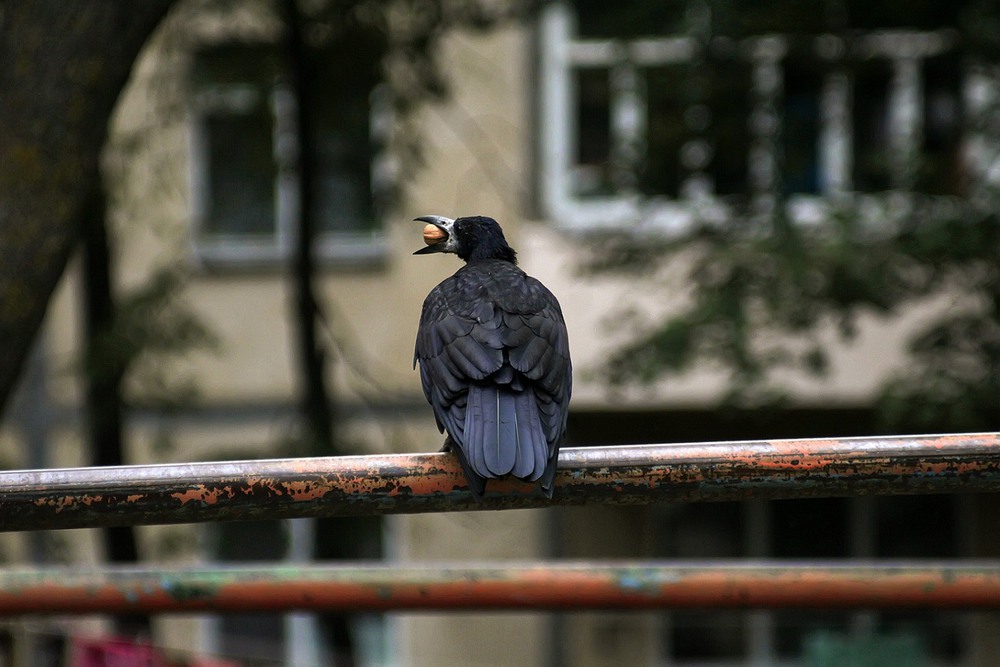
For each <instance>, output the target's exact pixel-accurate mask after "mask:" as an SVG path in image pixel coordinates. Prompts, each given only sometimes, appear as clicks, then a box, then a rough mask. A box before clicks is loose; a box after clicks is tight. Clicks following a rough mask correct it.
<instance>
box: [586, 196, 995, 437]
mask: <svg viewBox="0 0 1000 667" xmlns="http://www.w3.org/2000/svg"><path fill="white" fill-rule="evenodd" d="M911 202H912V206H911V207H910V212H909V213H908V214H905V215H902V216H899V215H898V214H899V212H898V211H897V212H895V213H893V212H890V213H891V214H892V215H897V216H898V217H899V218H900V219H901V220H902V221H901V222H900V223H898V224H897V225H895V226H894V228H891V229H889V227H893V226H892V225H890V224H889V223H888V222H886V221H885V220H879V221H866V220H865V218H864V215H863V214H862V212H861V211H860V210H859V209H858V208H857V207H856V206H854V205H845V206H843V207H842V208H841V209H840V210H838V211H836V212H835V213H833V214H831V215H830V217H829V219H828V220H827V221H826V224H823V225H819V226H815V227H806V226H801V225H796V224H791V223H790V222H788V221H787V220H784V219H775V220H773V221H772V225H771V227H770V230H769V232H768V233H759V234H751V233H748V232H747V225H746V224H745V221H741V220H734V221H732V222H729V223H726V224H724V225H721V226H720V225H709V224H705V225H701V226H699V227H698V228H696V229H694V230H692V231H690V232H689V233H688V234H687V235H686V236H685V237H683V238H679V239H675V240H674V241H673V242H672V243H669V244H664V243H661V244H658V245H656V246H655V247H654V248H651V247H649V246H646V247H643V244H642V243H641V241H637V240H635V239H628V238H619V239H618V240H617V241H614V242H611V241H606V242H605V243H604V244H602V246H601V248H602V250H601V254H602V255H603V256H602V257H601V258H599V259H598V260H597V261H595V262H594V263H593V264H592V265H591V267H590V268H591V269H593V270H597V271H609V270H617V269H616V262H621V261H627V262H629V264H628V267H627V270H628V271H636V270H642V269H643V268H648V267H649V266H650V265H652V264H654V263H655V262H657V261H669V259H670V258H672V257H677V256H678V255H679V253H681V252H682V251H683V253H684V261H690V262H692V265H691V268H690V270H689V271H688V273H687V279H686V282H685V285H684V289H685V290H687V291H688V292H689V296H690V299H689V306H687V307H686V308H685V309H684V310H682V311H681V312H680V313H675V314H674V315H672V316H671V317H669V318H668V319H666V320H665V321H663V322H659V323H657V324H656V326H654V327H652V328H651V329H650V330H648V331H646V332H644V333H643V334H641V335H640V336H639V337H637V338H636V339H635V340H633V341H632V342H631V343H629V344H628V345H627V346H626V347H624V348H623V349H621V350H619V351H618V353H617V354H615V355H614V356H613V357H612V358H611V359H610V360H609V361H608V364H607V366H606V373H607V378H608V379H609V380H610V381H611V382H612V383H617V384H621V383H624V382H628V381H632V380H637V381H640V382H652V381H654V380H656V379H657V378H659V377H660V376H662V375H663V374H667V373H679V372H683V371H685V370H688V369H690V368H692V367H694V366H696V365H701V364H709V365H711V366H714V367H721V368H724V369H726V370H727V371H728V372H729V374H730V384H731V388H732V391H731V394H730V395H729V396H728V397H727V400H729V401H732V402H736V403H740V404H747V403H759V402H760V401H761V398H762V397H772V398H773V397H774V396H778V395H780V392H778V390H777V388H776V387H775V386H772V385H771V384H769V372H770V371H772V370H774V369H776V368H778V367H794V368H798V369H800V370H804V371H806V372H808V373H811V374H814V375H819V374H822V373H824V372H825V371H826V370H827V366H828V360H827V354H826V352H825V349H824V346H823V345H822V344H820V342H819V341H818V338H819V333H820V332H821V331H822V330H823V329H824V328H826V327H827V326H828V325H829V324H830V323H831V322H833V323H835V324H836V325H837V330H838V331H839V334H840V337H841V338H842V339H845V340H849V339H851V338H852V337H853V336H854V335H855V333H856V331H855V326H854V322H855V320H856V318H857V317H858V316H859V315H860V314H862V313H869V314H877V315H881V316H885V317H889V316H892V315H897V314H899V313H900V312H901V311H902V310H903V309H904V308H906V307H908V306H911V305H914V304H916V303H918V302H920V301H921V300H924V299H927V298H928V297H933V296H941V297H945V298H954V299H956V300H958V301H959V302H960V303H961V304H962V307H963V310H962V314H961V315H959V316H955V315H954V311H953V310H949V311H948V312H949V314H948V315H946V316H945V317H946V318H947V319H944V320H939V321H935V322H932V323H930V324H929V325H927V326H926V327H925V328H923V329H921V330H919V331H917V332H916V334H915V336H914V338H913V340H912V342H911V345H910V353H911V355H912V358H913V361H912V363H911V365H910V367H909V369H908V371H907V372H906V373H904V374H903V375H901V376H900V377H898V378H894V379H892V380H891V381H890V383H889V384H888V385H887V386H886V389H885V394H884V399H883V407H884V410H883V415H884V418H885V421H886V426H887V428H892V427H896V426H900V425H902V424H908V425H913V424H916V425H923V426H926V427H927V428H931V427H932V426H933V425H937V426H936V427H937V428H944V427H949V428H986V427H987V426H988V425H989V424H993V425H995V424H996V418H997V417H996V413H997V411H998V410H1000V404H998V399H997V397H998V396H1000V308H998V305H1000V221H998V219H997V216H996V214H995V213H993V212H992V211H991V210H984V209H983V208H980V207H978V206H976V205H974V204H972V203H961V204H960V203H956V202H950V203H949V205H948V206H946V207H940V206H935V201H934V200H931V199H929V198H928V199H922V198H919V197H918V196H917V195H913V198H912V200H911ZM609 244H610V246H609ZM609 248H610V249H609ZM605 249H609V250H608V252H607V254H606V255H605V254H604V250H605ZM609 258H610V259H609ZM774 339H779V340H787V341H795V342H802V341H804V342H805V344H804V345H789V346H787V348H777V349H775V348H774V347H773V346H772V347H769V346H767V345H766V344H765V343H764V342H762V341H766V340H774ZM800 347H801V348H802V351H798V349H799V348H800ZM991 420H992V421H991Z"/></svg>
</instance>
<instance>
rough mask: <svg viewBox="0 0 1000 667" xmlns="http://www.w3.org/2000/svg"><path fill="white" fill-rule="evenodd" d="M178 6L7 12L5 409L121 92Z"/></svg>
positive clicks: (1, 45) (0, 160) (0, 129)
mask: <svg viewBox="0 0 1000 667" xmlns="http://www.w3.org/2000/svg"><path fill="white" fill-rule="evenodd" d="M171 3H172V0H141V1H139V2H136V1H134V0H102V2H88V3H80V4H77V3H70V4H67V3H66V2H63V1H62V0H8V1H6V2H4V3H3V6H2V9H0V99H2V100H3V103H2V104H0V202H3V204H2V205H0V340H2V341H3V345H2V346H0V410H2V409H3V407H4V406H5V405H6V403H7V399H8V398H9V396H10V393H11V390H12V389H13V386H14V383H15V382H16V380H17V375H18V373H19V372H20V370H21V367H22V365H23V362H24V359H25V357H26V356H27V353H28V350H29V348H30V345H31V341H32V339H33V338H34V336H35V333H36V332H37V330H38V327H39V325H40V324H41V322H42V318H43V317H44V315H45V309H46V305H47V303H48V300H49V297H50V296H51V295H52V292H53V290H54V289H55V286H56V284H57V282H58V281H59V277H60V276H61V275H62V272H63V268H64V267H65V265H66V260H67V258H68V256H69V253H70V250H71V249H72V248H73V246H74V245H75V243H76V241H77V239H78V234H79V231H78V226H79V221H80V219H81V218H80V216H81V215H82V214H83V210H84V205H85V200H86V198H87V197H88V196H89V195H90V193H91V192H93V191H94V189H95V187H97V184H98V158H99V155H100V151H101V147H102V146H103V145H104V141H105V138H106V136H107V127H108V119H109V117H110V116H111V112H112V110H113V108H114V105H115V102H116V100H117V98H118V94H119V93H120V92H121V89H122V88H123V87H124V85H125V83H126V81H127V80H128V76H129V73H130V71H131V69H132V63H133V61H134V60H135V58H136V56H137V55H138V53H139V50H140V49H141V48H142V45H143V44H144V43H145V42H146V39H147V38H148V37H149V35H150V33H151V32H152V31H153V29H154V28H155V27H156V26H157V24H158V23H159V22H160V20H161V19H162V18H163V16H164V14H165V13H166V11H167V9H168V8H169V6H170V5H171Z"/></svg>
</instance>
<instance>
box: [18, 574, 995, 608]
mask: <svg viewBox="0 0 1000 667" xmlns="http://www.w3.org/2000/svg"><path fill="white" fill-rule="evenodd" d="M692 608H716V609H722V608H724V609H751V608H800V609H806V608H809V609H991V610H996V609H1000V564H997V563H996V562H992V563H970V564H955V563H954V562H952V563H950V564H949V563H937V564H934V563H921V564H918V563H895V564H876V563H871V562H869V563H851V564H840V565H835V564H830V563H818V564H817V563H814V564H801V563H796V564H782V563H780V562H777V561H771V562H768V563H752V564H745V565H732V564H721V563H712V564H704V563H699V564H693V563H682V564H676V563H674V564H669V563H667V564H665V563H658V562H626V563H615V564H608V563H607V562H603V563H579V562H573V563H566V562H562V563H554V564H553V563H549V564H539V563H535V564H532V563H521V564H516V563H515V564H509V563H505V564H492V565H484V564H444V565H442V564H437V565H425V566H414V565H399V564H392V565H389V564H379V565H350V566H344V567H335V566H308V567H301V566H291V565H282V566H270V567H249V566H247V567H216V568H208V569H183V570H177V569H174V570H171V569H168V570H160V569H156V570H154V569H134V568H129V569H124V568H118V569H102V570H93V571H81V570H79V569H77V568H73V569H69V568H67V569H54V570H52V569H49V570H16V569H15V570H4V571H0V615H15V614H90V613H115V614H117V613H131V612H143V613H170V612H187V613H190V612H221V611H226V612H251V611H289V610H326V611H348V612H361V611H389V610H500V609H510V610H531V609H534V610H564V611H576V610H585V609H692Z"/></svg>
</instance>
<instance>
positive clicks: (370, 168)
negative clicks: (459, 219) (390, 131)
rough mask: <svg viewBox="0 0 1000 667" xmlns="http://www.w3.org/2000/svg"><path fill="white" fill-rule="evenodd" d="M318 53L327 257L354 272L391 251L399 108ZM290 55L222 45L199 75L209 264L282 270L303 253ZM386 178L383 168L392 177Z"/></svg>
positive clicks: (319, 172) (197, 165) (197, 146)
mask: <svg viewBox="0 0 1000 667" xmlns="http://www.w3.org/2000/svg"><path fill="white" fill-rule="evenodd" d="M340 56H342V54H340V53H323V52H320V51H317V52H316V53H314V54H313V57H314V58H316V59H317V62H318V65H319V66H318V67H317V68H316V69H317V71H319V72H320V73H321V77H322V81H318V82H314V83H313V86H314V90H315V91H316V94H315V95H314V96H313V99H312V103H313V104H314V105H315V108H314V109H312V117H313V118H314V119H315V123H316V124H315V127H313V128H312V136H313V137H314V140H315V142H316V145H315V147H314V148H315V150H316V174H315V178H316V183H315V192H316V207H317V211H316V214H317V221H318V225H319V230H318V231H319V234H318V238H317V256H318V257H319V258H320V259H321V260H324V261H327V262H331V263H337V264H349V263H358V262H361V263H367V262H372V261H376V260H378V259H380V258H381V257H382V255H383V254H384V252H385V246H384V237H383V233H382V226H381V222H380V220H379V217H378V215H377V211H376V206H375V201H376V199H377V197H376V193H377V191H378V189H379V188H387V187H388V184H386V183H377V182H376V179H375V178H374V177H373V174H374V173H375V172H376V171H377V166H378V164H379V162H380V161H384V159H385V158H384V154H383V151H382V147H383V146H384V144H385V139H386V137H385V136H384V133H385V128H386V127H387V126H388V125H389V122H388V119H389V117H390V111H389V104H388V103H387V101H386V100H385V99H384V98H385V95H384V93H383V92H382V89H381V88H380V87H379V86H378V83H377V79H376V77H375V76H374V75H372V74H371V72H370V70H371V69H372V68H371V67H368V68H355V67H352V66H347V65H346V64H345V63H340V62H337V58H339V57H340ZM281 63H282V59H281V54H280V52H279V51H278V50H277V49H276V48H274V47H272V46H268V45H245V44H238V45H233V44H229V45H223V46H215V47H212V48H210V49H204V50H202V51H201V52H199V53H198V54H197V55H196V57H195V61H194V65H193V69H192V88H193V105H192V113H193V122H192V159H193V161H192V193H193V197H192V199H193V209H194V211H193V212H194V222H195V224H194V249H195V252H196V255H197V257H198V259H199V260H200V261H201V262H203V263H205V264H206V265H208V266H221V267H226V266H236V267H245V266H251V265H268V264H276V263H278V262H281V261H283V260H285V259H287V258H288V257H289V255H290V252H291V249H292V248H293V247H294V229H295V224H294V220H295V217H294V216H295V214H296V212H297V210H298V202H297V192H298V189H297V179H298V178H299V174H298V173H296V171H295V167H294V160H293V158H294V156H295V155H296V152H297V151H298V145H297V143H298V139H297V137H298V134H297V132H296V127H295V105H296V103H297V101H296V100H295V98H294V95H293V94H292V93H291V90H290V88H289V87H288V86H287V85H285V84H284V83H283V76H282V67H281ZM383 171H384V170H383Z"/></svg>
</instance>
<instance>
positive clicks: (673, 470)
mask: <svg viewBox="0 0 1000 667" xmlns="http://www.w3.org/2000/svg"><path fill="white" fill-rule="evenodd" d="M961 491H970V492H971V491H978V492H984V491H1000V434H997V433H980V434H964V435H933V436H897V437H882V438H830V439H811V440H767V441H753V442H715V443H699V444H667V445H632V446H615V447H586V448H575V449H565V450H563V451H562V452H561V454H560V457H559V470H558V473H557V475H556V490H555V496H554V498H553V499H552V500H549V499H547V498H545V497H544V496H543V495H542V494H541V493H540V492H539V491H538V490H537V489H536V488H535V487H534V485H530V484H525V483H522V482H519V481H517V480H510V479H504V480H491V481H490V482H489V484H488V485H487V493H486V497H485V498H483V499H481V500H477V499H475V498H474V497H473V496H472V495H471V494H470V493H469V492H468V489H467V487H466V484H465V480H464V478H463V476H462V472H461V470H460V469H459V466H458V464H457V461H456V460H455V457H454V456H453V455H451V454H447V453H437V454H399V455H391V456H345V457H323V458H300V459H275V460H259V461H231V462H213V463H185V464H171V465H144V466H121V467H107V468H72V469H62V470H28V471H8V472H0V530H5V531H14V530H38V529H52V528H85V527H99V526H115V525H129V524H165V523H191V522H201V521H235V520H248V519H277V518H292V517H320V516H342V515H360V514H401V513H416V512H446V511H460V510H461V511H465V510H500V509H514V508H528V507H544V506H548V505H584V504H649V503H657V502H691V501H711V500H738V499H746V498H803V497H820V496H852V495H872V494H913V493H949V492H961Z"/></svg>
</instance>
